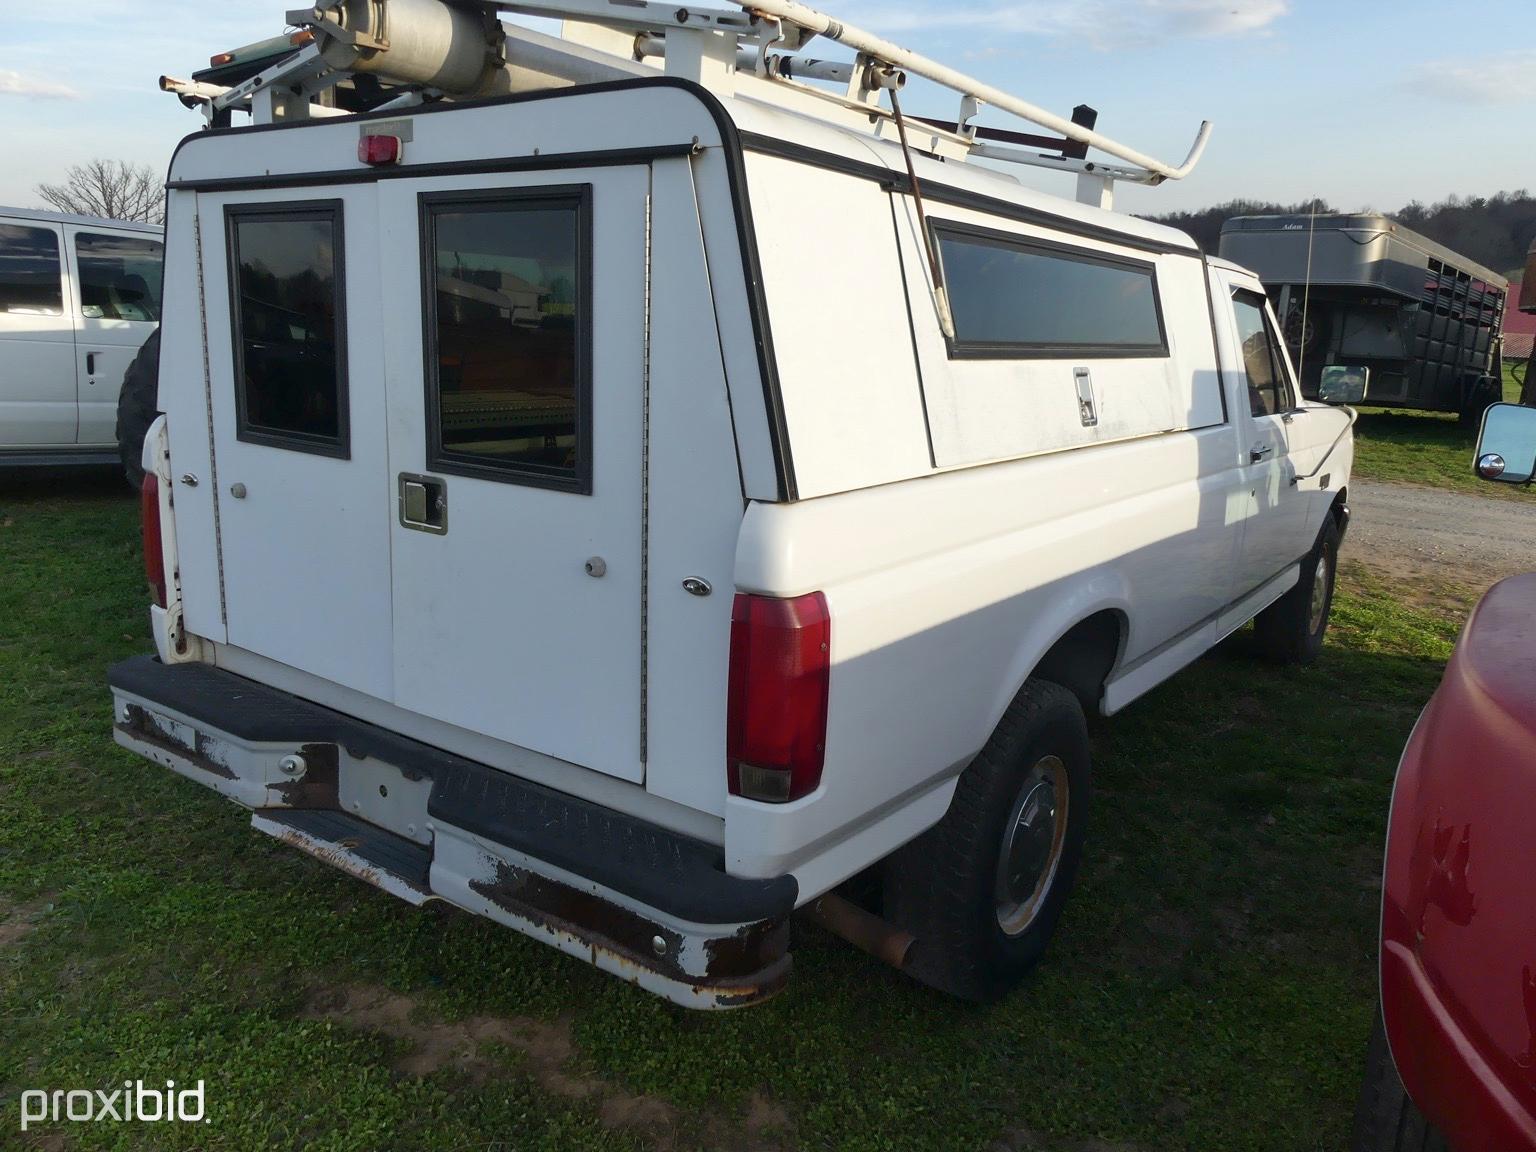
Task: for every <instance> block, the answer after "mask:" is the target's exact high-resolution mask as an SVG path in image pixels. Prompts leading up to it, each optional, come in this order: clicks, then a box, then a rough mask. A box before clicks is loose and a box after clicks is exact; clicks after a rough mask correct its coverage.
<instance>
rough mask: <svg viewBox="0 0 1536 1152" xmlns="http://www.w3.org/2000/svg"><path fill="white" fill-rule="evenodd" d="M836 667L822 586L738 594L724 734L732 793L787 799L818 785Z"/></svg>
mask: <svg viewBox="0 0 1536 1152" xmlns="http://www.w3.org/2000/svg"><path fill="white" fill-rule="evenodd" d="M831 669H832V618H831V616H830V615H829V614H828V612H827V598H826V597H825V596H823V595H822V594H821V593H820V592H812V593H809V594H808V595H805V596H797V597H795V598H794V599H792V600H779V599H775V598H773V597H770V596H750V595H738V596H737V597H736V603H735V605H734V606H733V607H732V609H731V671H730V700H729V705H728V708H727V712H726V735H725V749H726V772H727V778H728V780H729V786H730V790H731V794H732V795H733V796H744V797H746V798H748V799H750V800H768V801H773V802H776V803H783V802H785V801H788V800H798V799H799V798H800V797H802V796H806V795H809V794H810V793H812V792H814V791H816V788H817V786H818V785H820V783H821V768H822V763H823V761H824V759H825V756H826V750H827V749H826V745H827V686H828V682H829V680H830V678H831Z"/></svg>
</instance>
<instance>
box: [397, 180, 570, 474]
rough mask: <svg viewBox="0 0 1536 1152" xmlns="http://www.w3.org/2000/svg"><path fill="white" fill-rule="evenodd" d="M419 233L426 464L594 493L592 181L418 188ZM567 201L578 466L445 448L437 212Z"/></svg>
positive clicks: (445, 470)
mask: <svg viewBox="0 0 1536 1152" xmlns="http://www.w3.org/2000/svg"><path fill="white" fill-rule="evenodd" d="M416 203H417V213H418V218H419V231H420V240H421V316H422V332H421V350H422V360H423V372H422V377H423V380H424V383H425V403H426V436H427V443H426V449H427V470H428V471H429V472H442V473H445V474H447V475H450V476H467V477H471V478H473V479H476V480H491V481H494V482H496V483H499V484H518V485H522V486H524V487H528V488H548V489H551V490H553V491H556V492H570V493H572V494H574V495H578V496H590V495H592V464H593V461H592V443H593V436H592V420H593V412H592V329H593V321H594V317H593V311H592V185H591V184H538V185H528V186H523V187H517V186H513V187H503V188H479V189H450V190H444V191H440V192H418V193H417V194H416ZM539 204H543V205H545V206H550V205H565V206H566V207H572V208H574V209H575V210H576V276H577V280H578V283H577V289H576V471H575V474H574V475H572V474H571V473H570V472H569V471H567V470H565V469H560V470H558V471H557V470H554V469H548V468H544V467H542V466H540V465H537V464H526V463H521V462H513V461H508V462H505V463H501V462H497V461H493V460H490V459H489V458H487V457H484V456H470V455H467V454H457V453H454V452H452V451H451V450H449V449H446V448H444V447H443V443H442V426H441V425H442V419H441V411H442V410H441V407H440V405H441V392H440V389H439V381H438V349H437V216H438V215H439V214H441V213H443V212H445V211H451V210H455V209H458V210H467V211H471V212H491V211H495V210H496V209H497V208H506V207H512V208H518V207H524V206H528V205H539Z"/></svg>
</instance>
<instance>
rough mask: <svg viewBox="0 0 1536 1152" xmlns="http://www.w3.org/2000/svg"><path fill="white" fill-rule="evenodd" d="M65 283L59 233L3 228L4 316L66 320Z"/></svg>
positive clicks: (0, 278) (0, 299)
mask: <svg viewBox="0 0 1536 1152" xmlns="http://www.w3.org/2000/svg"><path fill="white" fill-rule="evenodd" d="M63 283H64V281H63V274H62V269H61V265H60V262H59V236H58V233H56V232H55V231H54V230H53V229H52V228H28V227H27V226H25V225H23V224H0V312H10V313H13V314H20V315H27V316H62V315H64V287H63Z"/></svg>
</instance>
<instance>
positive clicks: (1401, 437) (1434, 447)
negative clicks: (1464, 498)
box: [1355, 368, 1527, 499]
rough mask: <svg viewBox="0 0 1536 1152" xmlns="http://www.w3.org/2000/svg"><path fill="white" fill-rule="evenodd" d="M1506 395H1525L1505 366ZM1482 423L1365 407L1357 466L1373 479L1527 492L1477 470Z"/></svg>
mask: <svg viewBox="0 0 1536 1152" xmlns="http://www.w3.org/2000/svg"><path fill="white" fill-rule="evenodd" d="M1504 398H1505V399H1506V400H1508V401H1510V402H1511V403H1513V402H1515V401H1517V400H1518V399H1519V398H1520V386H1519V385H1518V384H1516V383H1515V380H1514V376H1513V373H1512V370H1511V369H1510V368H1506V369H1505V373H1504ZM1476 447H1477V429H1475V428H1464V427H1462V426H1461V424H1460V423H1458V421H1457V419H1456V417H1455V416H1454V415H1448V414H1446V413H1441V412H1414V411H1403V410H1395V409H1391V408H1370V407H1362V408H1361V409H1360V421H1359V423H1357V424H1356V425H1355V472H1356V473H1357V474H1359V475H1361V476H1364V477H1367V478H1369V479H1371V480H1389V481H1392V482H1394V483H1399V484H1418V485H1423V486H1426V487H1430V488H1446V489H1449V490H1451V491H1454V492H1468V493H1475V494H1480V495H1484V496H1496V497H1505V498H1511V497H1513V498H1517V499H1521V498H1526V497H1527V493H1526V492H1525V491H1524V489H1523V488H1521V487H1519V486H1516V485H1512V484H1491V483H1489V482H1488V481H1486V480H1479V479H1478V478H1477V477H1476V476H1474V475H1473V474H1472V455H1473V451H1474V449H1475V448H1476Z"/></svg>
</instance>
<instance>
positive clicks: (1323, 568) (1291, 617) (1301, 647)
mask: <svg viewBox="0 0 1536 1152" xmlns="http://www.w3.org/2000/svg"><path fill="white" fill-rule="evenodd" d="M1338 565H1339V526H1338V524H1337V523H1336V522H1335V521H1334V519H1333V517H1332V516H1331V515H1330V516H1329V517H1328V519H1327V521H1326V522H1325V523H1324V524H1323V530H1322V532H1321V533H1319V535H1318V537H1317V543H1316V544H1314V545H1313V547H1312V551H1311V552H1309V553H1308V554H1307V556H1306V558H1305V559H1304V560H1302V562H1301V578H1300V579H1298V580H1297V581H1296V587H1294V588H1292V589H1291V590H1290V591H1289V592H1287V593H1286V594H1285V595H1284V596H1282V597H1280V599H1278V600H1276V601H1275V602H1274V603H1273V604H1271V605H1270V606H1269V607H1268V608H1266V609H1264V611H1262V612H1260V613H1259V615H1258V616H1257V617H1256V618H1255V619H1254V622H1253V628H1254V636H1255V638H1256V639H1257V640H1258V643H1259V648H1260V649H1261V650H1262V651H1263V652H1264V654H1265V655H1266V656H1269V657H1270V658H1272V659H1275V660H1279V661H1280V662H1282V663H1284V664H1310V663H1312V661H1314V660H1316V659H1317V657H1318V655H1319V654H1320V653H1321V652H1322V650H1323V637H1324V636H1325V635H1326V634H1327V632H1328V618H1329V616H1330V615H1332V613H1333V583H1334V577H1335V575H1336V574H1337V572H1338Z"/></svg>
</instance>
